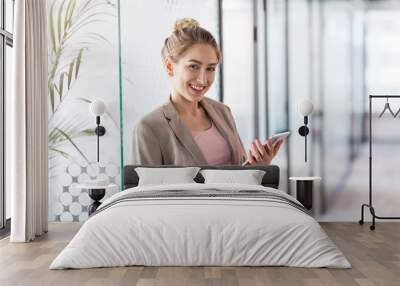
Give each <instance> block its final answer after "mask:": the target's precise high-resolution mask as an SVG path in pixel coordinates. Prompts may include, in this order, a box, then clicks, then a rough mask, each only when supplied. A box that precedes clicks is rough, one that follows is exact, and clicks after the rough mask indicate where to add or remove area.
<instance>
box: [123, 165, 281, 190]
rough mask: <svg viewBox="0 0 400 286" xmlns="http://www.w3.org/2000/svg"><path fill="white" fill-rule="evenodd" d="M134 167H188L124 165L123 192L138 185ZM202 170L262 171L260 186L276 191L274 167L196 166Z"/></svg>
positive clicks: (275, 168) (277, 182) (201, 178)
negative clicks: (263, 173) (263, 172)
mask: <svg viewBox="0 0 400 286" xmlns="http://www.w3.org/2000/svg"><path fill="white" fill-rule="evenodd" d="M136 167H147V168H177V167H188V166H174V165H164V166H142V165H126V166H125V167H124V184H123V186H124V190H125V189H128V188H133V187H136V186H137V185H138V183H139V177H138V174H137V173H136V171H135V168H136ZM198 167H200V168H201V169H202V170H205V169H218V170H249V169H252V170H254V169H255V170H263V171H265V172H266V173H265V175H264V177H263V179H262V182H261V184H262V185H263V186H264V187H271V188H275V189H278V187H279V167H278V166H276V165H269V166H245V167H242V166H232V165H230V166H198ZM194 180H195V181H196V182H197V183H204V178H203V176H202V175H201V174H200V173H198V174H197V176H196V177H195V178H194Z"/></svg>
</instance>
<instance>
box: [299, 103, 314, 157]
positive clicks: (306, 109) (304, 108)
mask: <svg viewBox="0 0 400 286" xmlns="http://www.w3.org/2000/svg"><path fill="white" fill-rule="evenodd" d="M313 109H314V105H313V104H312V102H311V101H310V100H308V99H303V100H302V101H301V102H300V104H299V105H298V111H299V113H300V114H301V115H302V116H303V118H304V125H303V126H301V127H300V128H299V134H300V135H301V136H304V142H305V147H304V148H305V149H304V160H305V162H307V135H308V133H309V132H310V130H309V129H308V127H307V124H308V116H309V115H310V114H311V113H312V112H313Z"/></svg>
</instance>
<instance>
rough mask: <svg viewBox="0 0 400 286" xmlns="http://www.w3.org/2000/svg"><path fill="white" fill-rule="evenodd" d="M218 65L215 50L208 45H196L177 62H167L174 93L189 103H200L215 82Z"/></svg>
mask: <svg viewBox="0 0 400 286" xmlns="http://www.w3.org/2000/svg"><path fill="white" fill-rule="evenodd" d="M217 64H218V58H217V54H216V52H215V49H214V48H213V47H212V46H211V45H208V44H195V45H193V46H192V47H190V48H189V49H188V50H187V51H186V52H185V53H184V54H183V55H182V56H181V57H180V58H179V60H178V61H177V62H175V63H173V62H170V61H167V63H166V69H167V72H168V74H169V75H170V78H171V81H172V85H173V89H174V92H175V93H177V94H179V95H181V96H183V97H184V98H185V99H186V100H188V101H191V102H194V101H197V102H198V101H200V100H201V99H202V98H203V97H204V95H205V93H206V92H207V91H208V90H209V89H210V87H211V85H212V83H213V82H214V79H215V70H216V68H217Z"/></svg>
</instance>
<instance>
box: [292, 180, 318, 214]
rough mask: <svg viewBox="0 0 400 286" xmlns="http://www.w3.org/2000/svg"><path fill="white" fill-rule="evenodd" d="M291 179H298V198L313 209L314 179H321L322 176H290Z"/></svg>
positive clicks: (305, 205) (306, 206)
mask: <svg viewBox="0 0 400 286" xmlns="http://www.w3.org/2000/svg"><path fill="white" fill-rule="evenodd" d="M289 180H291V181H296V199H297V200H298V201H299V202H300V203H302V204H303V206H304V207H305V208H306V209H308V210H311V209H312V205H313V181H315V180H321V177H290V178H289Z"/></svg>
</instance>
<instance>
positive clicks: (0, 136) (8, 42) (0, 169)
mask: <svg viewBox="0 0 400 286" xmlns="http://www.w3.org/2000/svg"><path fill="white" fill-rule="evenodd" d="M5 1H6V0H0V6H1V10H0V13H1V14H2V15H1V16H2V17H1V21H0V59H1V61H0V62H1V66H0V71H1V72H0V119H1V121H0V124H1V128H0V129H1V130H0V237H1V236H4V235H6V234H7V233H9V231H10V222H11V220H10V219H7V217H6V215H7V213H6V189H5V174H4V172H5V154H6V152H5V128H6V122H5V119H6V118H5V104H6V100H5V93H6V80H5V78H6V59H7V54H6V49H7V46H8V47H10V48H13V34H12V33H10V32H9V31H7V30H6V20H7V18H6V17H7V16H9V15H6V6H5V4H6V3H5ZM12 5H13V9H12V11H13V13H14V7H15V0H12ZM11 17H13V15H11Z"/></svg>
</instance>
